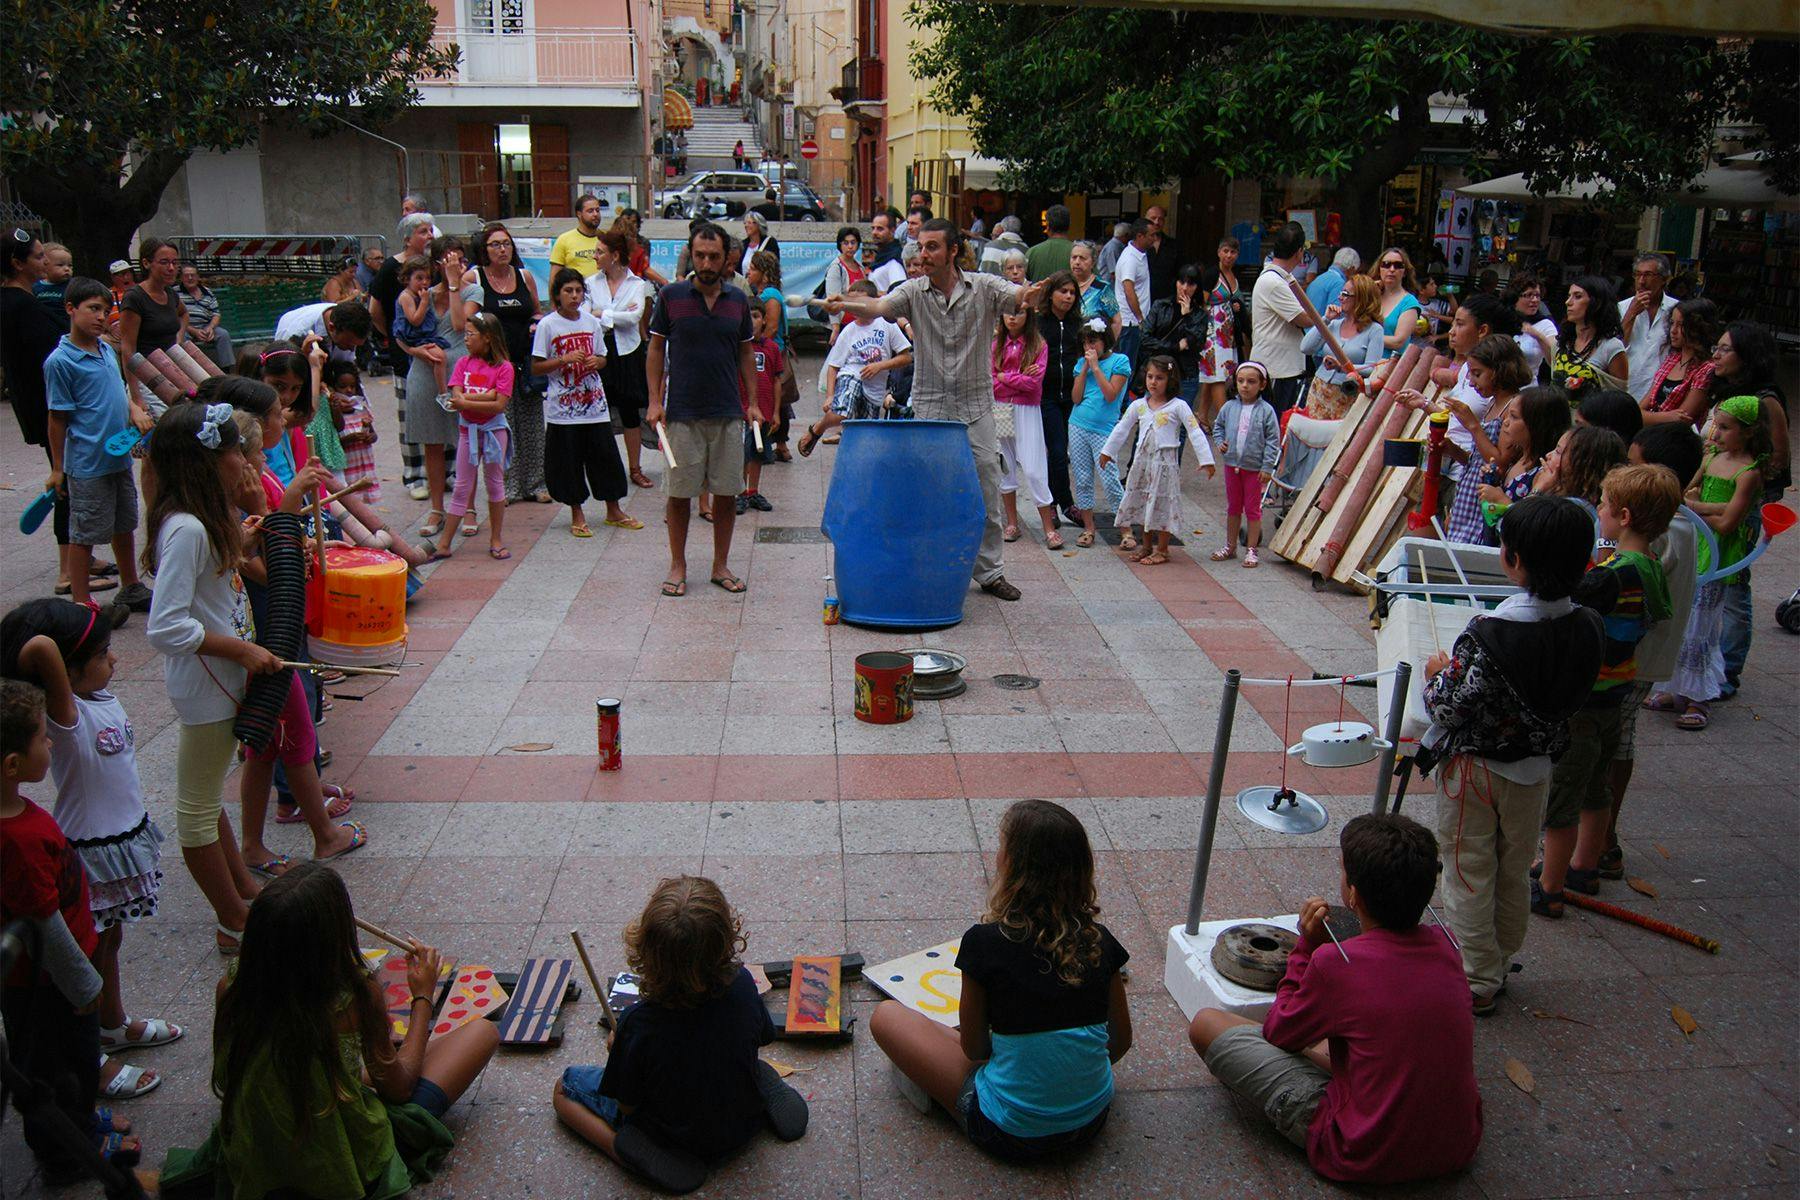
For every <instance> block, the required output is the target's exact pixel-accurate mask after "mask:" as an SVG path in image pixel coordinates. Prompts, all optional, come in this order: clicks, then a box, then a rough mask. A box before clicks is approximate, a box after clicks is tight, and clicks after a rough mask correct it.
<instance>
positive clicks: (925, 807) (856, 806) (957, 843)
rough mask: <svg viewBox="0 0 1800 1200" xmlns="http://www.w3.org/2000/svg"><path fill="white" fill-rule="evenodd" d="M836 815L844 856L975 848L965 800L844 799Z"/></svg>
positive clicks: (973, 831)
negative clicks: (840, 827) (840, 823)
mask: <svg viewBox="0 0 1800 1200" xmlns="http://www.w3.org/2000/svg"><path fill="white" fill-rule="evenodd" d="M839 812H840V814H841V818H842V820H843V829H844V853H846V854H898V853H915V852H921V851H968V850H975V849H977V848H978V847H977V845H976V839H975V826H974V823H973V822H972V821H971V819H970V817H969V804H968V802H967V801H965V800H845V801H842V802H841V804H840V805H839Z"/></svg>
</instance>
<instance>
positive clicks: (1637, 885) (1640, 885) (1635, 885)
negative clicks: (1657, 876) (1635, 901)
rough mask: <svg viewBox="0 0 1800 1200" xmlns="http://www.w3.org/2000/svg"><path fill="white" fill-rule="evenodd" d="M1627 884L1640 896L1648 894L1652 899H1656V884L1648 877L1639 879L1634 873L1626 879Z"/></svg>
mask: <svg viewBox="0 0 1800 1200" xmlns="http://www.w3.org/2000/svg"><path fill="white" fill-rule="evenodd" d="M1625 886H1626V887H1628V888H1630V889H1631V890H1632V891H1634V892H1636V893H1637V894H1638V895H1640V896H1648V897H1650V898H1651V899H1652V900H1654V899H1656V886H1655V885H1654V884H1652V883H1651V882H1650V881H1649V880H1648V879H1639V878H1638V877H1637V876H1636V875H1633V876H1631V877H1630V878H1629V879H1627V880H1626V881H1625Z"/></svg>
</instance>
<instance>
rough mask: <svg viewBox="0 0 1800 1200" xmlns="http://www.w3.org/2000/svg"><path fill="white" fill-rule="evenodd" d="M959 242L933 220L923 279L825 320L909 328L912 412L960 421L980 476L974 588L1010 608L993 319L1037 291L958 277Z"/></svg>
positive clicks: (923, 233) (956, 233)
mask: <svg viewBox="0 0 1800 1200" xmlns="http://www.w3.org/2000/svg"><path fill="white" fill-rule="evenodd" d="M962 243H963V235H962V231H961V230H959V229H958V228H957V227H956V224H955V222H953V221H949V220H946V219H944V218H943V217H936V218H933V219H932V220H929V221H926V222H925V223H924V225H923V226H922V227H921V228H920V230H919V243H918V245H919V261H920V262H921V263H922V264H923V265H924V274H923V275H920V276H918V277H916V278H913V279H909V280H907V281H906V282H905V283H903V284H900V285H899V286H898V287H896V288H894V289H893V290H892V291H890V292H889V293H888V294H887V295H885V296H877V297H869V296H843V295H838V296H832V297H831V298H830V299H828V300H827V301H826V306H827V307H828V308H829V309H830V311H831V312H832V313H834V314H835V313H840V312H847V313H849V314H850V315H851V316H853V317H865V316H866V317H885V318H887V319H888V320H890V321H897V320H901V319H906V320H908V321H910V322H911V325H912V340H913V385H912V404H913V411H914V412H915V413H916V414H917V415H918V416H919V417H920V418H921V419H922V420H927V421H961V422H962V423H963V424H964V425H966V426H968V430H969V449H970V450H971V451H973V452H974V454H975V469H976V471H977V472H978V473H979V474H980V476H981V496H982V500H983V502H984V503H985V505H986V508H987V528H986V529H985V530H983V532H982V535H981V550H980V552H979V553H978V554H977V555H976V556H975V571H974V577H975V582H976V583H977V584H979V585H980V586H981V590H982V591H984V592H986V593H988V594H989V595H990V596H997V597H999V598H1000V599H1002V600H1017V599H1018V598H1019V589H1018V588H1016V587H1014V586H1013V585H1012V584H1011V583H1008V582H1007V580H1006V576H1005V575H1004V574H1002V571H1001V568H1002V566H1003V565H1004V564H1003V562H1002V560H1001V547H1002V545H1003V544H1004V542H1003V540H1002V539H1003V533H1004V529H1005V521H1004V513H1003V510H1002V509H1001V506H1000V449H999V442H998V440H997V438H996V436H995V433H994V365H993V357H992V349H993V345H994V330H995V329H996V328H997V327H998V325H999V323H1000V314H1001V313H1003V312H1010V311H1012V310H1013V309H1015V308H1017V307H1019V306H1024V307H1025V308H1028V309H1031V308H1035V307H1036V306H1037V302H1038V297H1039V296H1040V295H1041V294H1042V293H1043V290H1044V285H1043V283H1042V282H1041V281H1040V282H1038V283H1034V284H1031V285H1029V286H1027V287H1019V286H1016V285H1014V284H1011V283H1008V282H1007V281H1006V280H1005V279H1002V278H1001V277H1000V276H998V275H965V274H964V273H963V272H962V270H961V269H959V268H958V267H957V265H956V260H957V258H958V257H959V256H960V255H961V254H962Z"/></svg>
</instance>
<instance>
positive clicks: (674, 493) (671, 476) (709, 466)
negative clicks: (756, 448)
mask: <svg viewBox="0 0 1800 1200" xmlns="http://www.w3.org/2000/svg"><path fill="white" fill-rule="evenodd" d="M664 430H665V432H666V433H667V434H668V438H669V448H670V449H671V450H673V451H674V452H675V461H676V462H677V463H680V464H681V465H680V466H676V467H670V468H669V469H668V470H667V471H666V472H664V473H663V487H664V489H665V494H666V495H667V496H668V497H669V498H670V499H671V500H692V499H693V498H694V497H695V496H698V495H700V494H701V493H702V492H705V493H708V494H710V495H714V496H735V495H737V494H738V493H739V492H741V491H743V490H744V419H743V418H742V417H704V418H702V419H700V420H698V421H669V422H667V423H666V424H665V425H664Z"/></svg>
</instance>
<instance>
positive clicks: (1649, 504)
mask: <svg viewBox="0 0 1800 1200" xmlns="http://www.w3.org/2000/svg"><path fill="white" fill-rule="evenodd" d="M1608 436H1612V437H1614V438H1615V439H1616V437H1617V435H1616V434H1609V435H1608ZM1679 507H1681V485H1680V484H1679V483H1677V482H1675V476H1674V475H1672V474H1670V473H1669V472H1668V471H1667V470H1665V469H1663V468H1662V467H1629V466H1628V467H1618V468H1615V469H1614V470H1613V471H1611V472H1609V473H1608V474H1607V476H1606V480H1605V482H1604V483H1603V484H1601V488H1600V507H1599V511H1598V521H1597V526H1598V531H1599V535H1600V537H1601V538H1603V539H1604V540H1606V541H1607V542H1610V543H1612V544H1613V545H1614V546H1615V547H1616V549H1614V551H1613V552H1612V553H1611V554H1610V555H1608V556H1607V558H1606V559H1605V561H1603V562H1602V563H1601V564H1600V565H1599V566H1597V567H1595V568H1594V569H1593V570H1591V571H1589V572H1588V573H1587V576H1586V577H1585V578H1584V579H1583V580H1582V583H1581V586H1580V587H1579V588H1577V589H1576V599H1577V600H1578V601H1579V602H1580V603H1582V604H1585V605H1587V606H1588V607H1590V608H1593V609H1595V610H1596V611H1598V612H1600V613H1601V614H1602V615H1603V616H1604V617H1605V624H1606V648H1605V651H1604V653H1603V655H1602V657H1601V662H1600V674H1599V677H1598V678H1597V679H1595V681H1594V688H1593V691H1592V692H1591V693H1589V695H1588V696H1587V698H1586V699H1585V700H1584V701H1583V702H1582V705H1581V708H1580V710H1579V711H1578V712H1576V714H1575V715H1574V716H1573V717H1571V718H1570V719H1569V748H1568V751H1567V752H1566V753H1565V754H1564V755H1563V757H1562V758H1561V760H1559V761H1558V762H1557V764H1556V769H1555V771H1554V772H1552V774H1551V777H1550V800H1549V805H1548V807H1547V810H1546V811H1545V814H1544V857H1543V865H1542V868H1541V872H1540V874H1539V876H1538V879H1537V881H1536V882H1534V883H1533V884H1532V887H1531V911H1532V912H1534V913H1538V914H1539V915H1541V916H1545V917H1550V918H1551V919H1553V920H1554V919H1560V918H1561V917H1562V915H1563V889H1564V887H1572V888H1574V889H1575V890H1576V891H1578V892H1582V893H1584V894H1586V895H1589V896H1592V895H1594V894H1595V893H1596V892H1598V891H1599V890H1600V873H1599V870H1598V867H1599V864H1600V851H1601V850H1602V849H1603V848H1604V846H1605V844H1606V827H1607V825H1608V823H1609V822H1610V821H1611V819H1612V785H1611V782H1610V779H1611V773H1612V761H1613V757H1614V755H1616V754H1617V753H1618V749H1619V737H1620V731H1621V729H1623V727H1624V721H1623V717H1622V715H1621V712H1620V702H1621V701H1622V700H1623V699H1624V697H1625V696H1626V695H1627V694H1628V693H1629V692H1630V691H1631V684H1632V683H1633V682H1634V681H1635V680H1636V679H1637V647H1638V642H1640V641H1641V640H1642V639H1643V637H1644V634H1645V633H1646V632H1648V631H1649V629H1650V627H1651V626H1652V625H1654V624H1655V623H1656V622H1658V621H1666V620H1668V619H1669V613H1670V611H1671V608H1672V606H1671V604H1670V602H1669V584H1668V580H1667V579H1665V578H1664V576H1663V570H1662V564H1661V563H1660V562H1658V561H1657V559H1656V556H1655V555H1653V554H1651V553H1650V543H1651V542H1653V541H1655V540H1656V539H1657V538H1659V537H1661V536H1662V535H1663V533H1664V532H1665V531H1666V530H1667V529H1668V528H1669V522H1670V520H1672V519H1673V518H1674V516H1675V510H1676V509H1678V508H1679Z"/></svg>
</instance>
